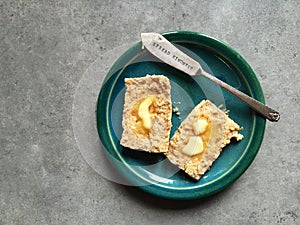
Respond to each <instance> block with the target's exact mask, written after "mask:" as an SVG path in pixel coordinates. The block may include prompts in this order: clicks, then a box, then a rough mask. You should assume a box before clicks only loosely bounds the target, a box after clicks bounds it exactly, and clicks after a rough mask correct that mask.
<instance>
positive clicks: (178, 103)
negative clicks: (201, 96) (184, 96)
mask: <svg viewBox="0 0 300 225" xmlns="http://www.w3.org/2000/svg"><path fill="white" fill-rule="evenodd" d="M173 103H174V105H180V104H181V102H173Z"/></svg>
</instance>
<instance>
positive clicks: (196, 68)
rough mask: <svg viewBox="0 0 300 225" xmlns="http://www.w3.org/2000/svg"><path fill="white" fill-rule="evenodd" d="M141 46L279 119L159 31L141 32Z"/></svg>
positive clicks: (277, 115) (187, 72)
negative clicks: (205, 67)
mask: <svg viewBox="0 0 300 225" xmlns="http://www.w3.org/2000/svg"><path fill="white" fill-rule="evenodd" d="M141 39H142V48H146V49H147V50H148V51H149V52H150V53H151V54H153V55H154V56H156V57H157V58H158V59H160V60H161V61H163V62H165V63H167V64H168V65H170V66H172V67H175V68H176V69H178V70H181V71H183V72H185V73H186V74H188V75H190V76H195V75H202V76H205V77H206V78H208V79H210V80H212V81H213V82H215V83H217V84H218V85H220V86H221V87H223V88H224V89H226V90H227V91H229V92H230V93H232V94H233V95H235V96H236V97H238V98H239V99H240V100H242V101H243V102H244V103H246V104H247V105H249V106H250V107H251V108H252V109H253V110H255V111H256V112H257V113H259V114H260V115H261V116H263V117H264V118H266V119H268V120H270V121H272V122H277V121H278V120H279V119H280V114H279V112H277V111H275V110H274V109H271V108H270V107H268V106H266V105H264V104H263V103H261V102H259V101H257V100H256V99H254V98H252V97H250V96H249V95H246V94H245V93H243V92H241V91H240V90H238V89H236V88H234V87H232V86H230V85H229V84H227V83H225V82H223V81H221V80H220V79H218V78H217V77H215V76H213V75H211V74H209V73H207V72H206V71H204V70H203V68H202V67H201V65H200V64H199V63H198V62H197V61H196V60H194V59H193V58H191V57H190V56H188V55H187V54H185V53H184V52H182V51H181V50H179V49H178V48H177V47H175V46H174V45H173V44H172V43H170V42H169V41H168V40H167V39H166V38H165V37H164V36H162V35H161V34H159V33H142V34H141Z"/></svg>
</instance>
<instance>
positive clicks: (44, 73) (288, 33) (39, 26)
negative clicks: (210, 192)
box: [0, 0, 300, 225]
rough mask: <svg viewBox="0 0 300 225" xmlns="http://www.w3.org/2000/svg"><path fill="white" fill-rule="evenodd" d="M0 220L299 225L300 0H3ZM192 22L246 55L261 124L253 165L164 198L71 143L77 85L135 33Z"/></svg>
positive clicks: (23, 224) (0, 31) (0, 22)
mask: <svg viewBox="0 0 300 225" xmlns="http://www.w3.org/2000/svg"><path fill="white" fill-rule="evenodd" d="M0 27H1V29H0V81H1V82H0V118H1V120H0V224H1V225H2V224H20V225H26V224H30V225H34V224H299V223H300V218H299V217H300V210H299V200H300V186H299V172H300V170H299V166H300V165H299V162H300V158H299V156H300V153H299V149H300V148H299V143H300V132H299V125H298V119H299V118H300V113H299V111H300V88H299V87H300V76H299V70H300V67H299V65H300V63H299V62H300V61H299V60H300V55H299V54H300V42H299V40H300V37H299V35H300V2H299V0H286V1H279V0H274V1H273V0H266V1H260V0H255V1H252V0H251V1H250V0H247V1H230V0H225V1H217V0H212V1H181V0H173V1H165V0H162V1H127V0H123V1H112V0H102V1H100V0H98V1H97V0H91V1H83V0H82V1H81V0H65V1H59V0H51V1H46V0H27V1H26V0H24V1H11V0H0ZM176 29H183V30H193V31H199V32H202V33H205V34H208V35H211V36H214V37H216V38H219V39H221V40H223V41H225V42H227V43H229V44H230V45H232V46H233V47H234V48H235V49H236V50H237V51H239V52H240V53H241V54H242V55H243V56H244V57H245V58H246V59H247V61H248V62H249V63H250V65H251V66H252V67H253V69H254V70H255V72H256V73H257V75H258V78H259V80H260V82H261V85H262V87H263V90H264V93H265V97H266V102H267V103H268V105H270V106H273V107H274V108H276V109H278V110H279V111H280V112H281V116H282V118H281V120H280V121H279V122H278V123H270V122H268V123H267V128H266V134H265V138H264V141H263V143H262V146H261V149H260V152H259V153H258V155H257V157H256V159H255V160H254V162H253V164H252V165H251V166H250V167H249V169H248V170H247V171H246V172H245V173H244V175H243V176H242V177H241V178H240V179H238V181H237V182H235V183H234V184H233V185H231V186H230V187H229V188H227V189H226V190H224V191H222V192H220V193H219V194H217V195H214V196H212V197H209V198H205V199H202V200H196V201H187V202H186V201H183V202H176V201H167V200H160V199H157V198H155V197H152V196H149V195H147V194H145V193H143V192H141V191H137V190H136V189H134V188H130V187H124V186H121V185H117V184H114V183H112V182H108V181H107V180H105V179H104V178H102V177H101V176H99V175H98V174H97V173H95V172H94V171H93V170H92V169H91V168H90V167H89V165H88V164H87V163H86V162H85V160H84V159H83V157H82V156H81V154H80V151H79V150H78V147H77V144H76V142H75V139H74V135H73V130H72V102H73V97H74V94H75V91H76V87H77V84H78V83H79V81H80V78H81V77H82V75H83V74H84V72H85V70H86V69H87V68H88V67H89V66H90V64H91V63H92V62H93V61H95V60H96V59H97V58H98V57H99V56H100V55H101V54H103V53H105V52H106V51H109V50H111V49H113V48H114V47H115V46H118V45H121V44H122V43H123V42H125V43H130V42H132V41H136V40H138V38H139V35H140V33H141V32H149V31H157V32H162V31H168V30H176Z"/></svg>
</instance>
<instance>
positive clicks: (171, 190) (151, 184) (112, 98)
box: [97, 31, 266, 199]
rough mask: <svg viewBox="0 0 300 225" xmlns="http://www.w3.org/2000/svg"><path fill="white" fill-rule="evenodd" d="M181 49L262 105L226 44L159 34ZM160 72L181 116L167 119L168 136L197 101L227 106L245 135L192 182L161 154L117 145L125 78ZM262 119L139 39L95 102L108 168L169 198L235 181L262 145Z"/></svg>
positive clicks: (253, 82)
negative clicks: (146, 47) (149, 49)
mask: <svg viewBox="0 0 300 225" xmlns="http://www.w3.org/2000/svg"><path fill="white" fill-rule="evenodd" d="M163 35H164V36H165V37H166V38H167V39H168V40H169V41H171V42H172V43H174V44H175V45H177V47H179V48H181V49H182V51H184V52H185V53H187V54H189V55H190V56H192V57H193V58H194V59H196V60H198V61H199V62H200V64H201V65H202V67H203V68H204V69H205V70H206V71H207V72H210V73H212V74H214V75H215V76H217V77H218V78H220V79H221V80H223V81H225V82H227V83H229V84H230V85H232V86H234V87H236V88H238V89H239V90H241V91H243V92H244V93H246V94H248V95H250V96H252V97H254V98H255V99H257V100H258V101H261V102H263V103H264V96H263V92H262V89H261V87H260V84H259V81H258V79H257V77H256V76H255V73H254V72H253V70H252V69H251V67H250V66H249V65H248V63H247V62H246V61H245V59H243V58H242V57H241V55H239V54H238V53H237V52H236V51H235V50H234V49H232V48H231V47H230V46H228V45H227V44H225V43H223V42H221V41H219V40H216V39H215V38H212V37H209V36H207V35H203V34H200V33H196V32H189V31H174V32H167V33H163ZM146 74H163V75H165V76H167V77H168V78H169V79H170V82H171V96H172V97H171V98H172V99H171V100H172V103H173V107H178V109H179V111H180V113H181V114H180V116H178V115H176V114H174V115H173V117H172V124H173V127H172V131H171V135H172V134H173V133H174V131H175V130H176V129H177V128H178V126H179V125H180V123H181V122H182V121H183V120H184V118H185V117H186V116H187V115H188V113H189V112H190V111H191V110H192V108H193V107H194V106H195V105H196V104H198V103H199V102H200V101H201V100H202V99H209V100H211V101H213V102H214V103H215V104H216V105H220V104H223V105H225V106H226V109H228V110H230V114H229V115H230V117H231V118H232V119H233V120H235V121H236V122H237V123H238V124H240V125H241V126H242V127H243V130H242V131H241V133H242V134H243V135H244V139H243V140H242V141H240V142H234V143H231V144H230V145H228V146H227V147H225V148H224V150H223V152H222V154H221V155H220V157H219V158H218V159H217V160H216V161H215V162H214V164H213V165H212V167H211V169H210V170H209V171H208V172H207V173H206V174H205V175H204V176H203V177H202V178H201V179H200V180H199V181H194V180H193V179H191V178H189V177H188V176H187V175H186V174H185V173H184V172H182V171H179V170H178V169H177V167H175V166H173V165H172V164H171V163H169V161H168V160H167V159H166V158H165V157H164V155H162V154H149V153H146V152H139V151H134V150H130V149H128V148H124V147H122V146H121V145H120V137H121V133H122V110H123V104H124V94H125V86H124V78H125V77H141V76H145V75H146ZM265 123H266V121H265V119H263V118H261V117H259V116H258V115H257V114H256V113H255V112H253V111H252V110H251V109H250V108H249V107H248V106H247V105H245V104H244V103H242V102H241V101H240V100H238V99H237V98H236V97H235V96H233V95H231V94H230V93H228V92H226V91H225V90H222V89H221V88H220V87H219V86H218V85H216V84H214V83H212V82H211V81H209V80H207V79H206V78H204V77H201V76H195V77H190V76H188V75H186V74H184V73H182V72H180V71H178V70H176V69H174V68H172V67H170V66H168V65H166V64H164V63H162V62H160V61H158V60H157V59H155V58H154V57H152V56H151V55H150V54H149V53H148V52H147V50H142V48H141V43H140V42H139V43H137V44H136V45H134V46H133V47H131V48H130V49H128V50H127V51H126V52H125V53H124V54H123V55H121V56H120V58H119V59H118V60H117V61H116V62H115V63H114V65H113V66H112V68H111V69H110V71H109V72H108V74H107V76H106V79H105V81H104V83H103V86H102V88H101V91H100V94H99V97H98V103H97V128H98V133H99V136H100V139H101V142H102V144H103V146H104V148H105V151H106V153H107V155H108V156H109V157H108V158H109V159H110V161H111V162H112V164H113V166H114V167H115V168H116V169H117V171H118V172H119V173H121V174H122V175H123V176H124V177H125V178H126V179H127V180H128V181H129V182H130V183H131V184H132V185H135V186H138V187H139V188H141V189H142V190H144V191H146V192H148V193H151V194H154V195H157V196H160V197H164V198H170V199H195V198H201V197H204V196H208V195H212V194H214V193H216V192H218V191H220V190H222V189H224V188H225V187H227V186H228V185H229V184H231V183H232V182H234V181H235V180H236V179H237V178H238V177H239V176H241V175H242V173H243V172H244V171H245V170H246V169H247V168H248V166H249V165H250V164H251V162H252V161H253V159H254V158H255V156H256V154H257V152H258V150H259V147H260V145H261V142H262V139H263V135H264V130H265Z"/></svg>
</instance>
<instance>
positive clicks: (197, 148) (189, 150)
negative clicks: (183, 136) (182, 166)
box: [182, 136, 204, 156]
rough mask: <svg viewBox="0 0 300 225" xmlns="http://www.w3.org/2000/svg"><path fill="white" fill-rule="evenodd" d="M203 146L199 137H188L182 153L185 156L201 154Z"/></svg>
mask: <svg viewBox="0 0 300 225" xmlns="http://www.w3.org/2000/svg"><path fill="white" fill-rule="evenodd" d="M203 150H204V146H203V141H202V139H201V137H199V136H193V137H190V139H189V142H188V143H187V145H186V146H184V147H183V149H182V152H183V153H184V154H186V155H189V156H193V155H197V154H200V153H201V152H203Z"/></svg>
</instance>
